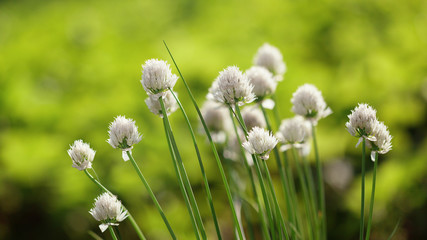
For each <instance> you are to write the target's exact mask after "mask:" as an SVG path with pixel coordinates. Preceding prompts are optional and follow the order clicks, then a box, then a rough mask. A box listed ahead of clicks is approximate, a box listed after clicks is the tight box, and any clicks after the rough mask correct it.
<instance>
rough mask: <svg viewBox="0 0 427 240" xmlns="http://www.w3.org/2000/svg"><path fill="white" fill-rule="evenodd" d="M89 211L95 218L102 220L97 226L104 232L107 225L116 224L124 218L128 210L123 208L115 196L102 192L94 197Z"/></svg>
mask: <svg viewBox="0 0 427 240" xmlns="http://www.w3.org/2000/svg"><path fill="white" fill-rule="evenodd" d="M89 213H90V214H91V215H92V216H93V217H94V218H95V219H96V220H97V221H100V222H102V223H101V224H100V225H99V228H100V229H101V231H102V232H104V231H105V230H106V229H107V228H108V226H118V225H119V224H118V223H119V222H121V221H123V220H125V219H126V218H127V216H128V212H127V211H126V210H124V209H123V206H122V203H121V202H120V201H119V200H117V197H116V196H114V195H111V194H110V193H106V192H105V193H103V194H101V195H99V196H98V197H97V198H96V199H95V203H94V204H93V208H92V209H90V211H89Z"/></svg>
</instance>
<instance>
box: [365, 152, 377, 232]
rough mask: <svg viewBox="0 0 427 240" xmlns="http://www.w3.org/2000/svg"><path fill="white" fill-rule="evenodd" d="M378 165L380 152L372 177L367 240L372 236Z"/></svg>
mask: <svg viewBox="0 0 427 240" xmlns="http://www.w3.org/2000/svg"><path fill="white" fill-rule="evenodd" d="M377 165H378V152H375V162H374V173H373V176H372V191H371V202H370V206H369V218H368V226H367V228H366V238H365V239H366V240H369V236H370V235H371V224H372V214H373V212H374V201H375V182H376V179H377Z"/></svg>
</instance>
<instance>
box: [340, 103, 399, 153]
mask: <svg viewBox="0 0 427 240" xmlns="http://www.w3.org/2000/svg"><path fill="white" fill-rule="evenodd" d="M376 114H377V111H376V110H375V109H373V108H372V107H371V106H369V105H368V104H365V103H360V104H359V105H358V106H357V107H356V108H355V109H354V110H352V111H351V113H350V114H349V115H348V119H349V120H348V122H347V123H346V124H345V126H346V128H347V130H348V132H349V133H350V134H351V135H352V136H354V137H357V138H359V141H358V143H357V144H356V147H357V146H358V145H359V144H360V143H361V142H362V140H363V139H366V140H367V141H368V142H367V146H368V147H370V148H371V149H372V152H371V159H372V161H375V153H380V154H386V153H387V152H389V151H390V150H391V148H392V144H391V139H392V136H391V135H390V132H389V130H388V128H387V126H386V125H385V124H384V123H383V122H380V121H378V119H377V116H376Z"/></svg>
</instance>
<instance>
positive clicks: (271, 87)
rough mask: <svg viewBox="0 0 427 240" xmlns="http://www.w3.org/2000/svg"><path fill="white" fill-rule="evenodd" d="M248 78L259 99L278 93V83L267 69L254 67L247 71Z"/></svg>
mask: <svg viewBox="0 0 427 240" xmlns="http://www.w3.org/2000/svg"><path fill="white" fill-rule="evenodd" d="M246 76H247V77H248V79H249V81H250V83H252V85H253V86H254V89H253V92H254V94H255V95H256V96H257V98H259V99H262V98H263V97H265V96H267V95H270V94H272V93H274V91H276V86H277V82H276V81H275V80H274V78H273V74H272V73H271V72H269V71H268V70H267V69H266V68H264V67H260V66H253V67H251V68H249V69H248V70H247V71H246Z"/></svg>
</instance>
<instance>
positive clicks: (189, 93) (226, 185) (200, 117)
mask: <svg viewBox="0 0 427 240" xmlns="http://www.w3.org/2000/svg"><path fill="white" fill-rule="evenodd" d="M163 43H164V45H165V47H166V50H167V51H168V53H169V56H170V57H171V59H172V61H173V63H174V65H175V67H176V69H177V70H178V73H179V76H180V77H181V79H182V82H183V83H184V85H185V88H186V90H187V93H188V95H189V96H190V98H191V101H192V102H193V105H194V108H195V109H196V111H197V115H198V116H199V119H200V121H201V122H202V125H203V129H204V130H205V133H206V136H207V137H208V140H209V144H210V146H211V149H212V152H213V153H214V157H215V160H216V163H217V165H218V169H219V171H220V174H221V179H222V181H223V183H224V187H225V190H226V193H227V198H228V204H229V205H230V209H231V213H232V215H233V222H234V226H235V227H236V228H237V232H238V235H239V238H240V239H244V237H243V235H244V234H243V232H242V229H241V228H240V225H239V220H238V218H237V214H236V209H235V208H234V204H233V198H232V195H231V191H230V186H229V184H228V181H227V178H226V176H225V173H224V167H223V166H222V163H221V160H220V158H219V155H218V151H217V149H216V147H215V144H214V142H213V140H212V136H211V134H210V132H209V129H208V127H207V125H206V122H205V120H204V118H203V115H202V113H201V111H200V108H199V106H198V105H197V102H196V100H195V98H194V96H193V94H192V93H191V90H190V88H189V86H188V84H187V82H186V81H185V79H184V77H183V76H182V74H181V71H180V70H179V67H178V65H177V64H176V62H175V59H174V58H173V56H172V53H171V52H170V50H169V48H168V46H167V44H166V42H165V41H163Z"/></svg>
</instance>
